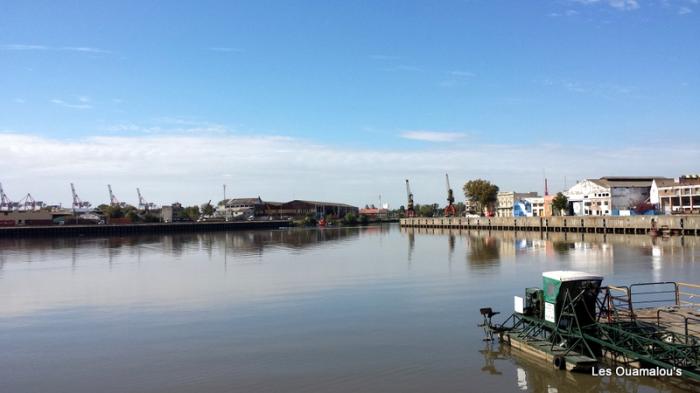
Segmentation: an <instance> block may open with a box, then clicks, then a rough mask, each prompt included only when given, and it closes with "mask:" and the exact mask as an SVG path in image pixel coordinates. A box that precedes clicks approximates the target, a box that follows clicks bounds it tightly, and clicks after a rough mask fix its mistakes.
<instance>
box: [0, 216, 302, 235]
mask: <svg viewBox="0 0 700 393" xmlns="http://www.w3.org/2000/svg"><path fill="white" fill-rule="evenodd" d="M289 226H290V222H289V221H287V220H267V221H230V222H182V223H148V224H122V225H51V226H16V227H0V238H3V237H33V236H88V235H91V236H95V235H98V236H101V235H105V236H113V235H128V234H140V233H169V232H205V231H223V230H227V231H228V230H243V229H276V228H286V227H289Z"/></svg>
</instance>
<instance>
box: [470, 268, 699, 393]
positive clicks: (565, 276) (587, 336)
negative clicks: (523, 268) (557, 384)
mask: <svg viewBox="0 0 700 393" xmlns="http://www.w3.org/2000/svg"><path fill="white" fill-rule="evenodd" d="M542 280H543V281H542V284H543V285H542V288H539V287H530V288H526V289H525V296H524V297H520V296H515V297H514V312H513V313H512V314H511V315H510V316H509V317H508V318H507V319H506V320H505V321H504V322H503V323H502V324H493V323H492V317H493V316H495V315H497V314H498V312H494V311H493V310H492V309H491V308H490V307H483V308H481V309H480V313H481V315H482V316H483V317H484V322H483V323H482V324H481V325H479V326H481V327H483V328H484V332H485V334H486V340H492V339H493V338H494V336H495V335H498V338H499V340H500V341H501V342H504V343H507V344H510V345H511V346H512V347H513V348H515V349H518V350H520V351H523V352H524V353H526V354H529V355H532V356H534V357H536V358H539V359H540V360H542V361H544V362H545V364H551V365H552V366H553V367H555V368H557V369H562V370H563V369H566V370H569V371H590V370H591V369H592V368H594V367H596V365H597V364H598V363H599V362H608V363H613V364H617V365H622V366H624V367H627V368H630V369H632V368H635V369H646V370H641V371H642V372H646V373H649V375H656V376H670V377H684V378H685V379H687V380H689V381H694V382H693V383H696V384H698V383H700V303H699V302H698V300H697V299H698V298H700V285H697V284H689V283H680V282H673V281H665V282H642V283H635V284H631V285H629V286H615V285H608V286H602V285H601V283H602V281H603V277H602V276H599V275H596V274H590V273H585V272H578V271H550V272H544V273H543V274H542ZM640 375H641V374H640Z"/></svg>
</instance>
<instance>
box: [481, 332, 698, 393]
mask: <svg viewBox="0 0 700 393" xmlns="http://www.w3.org/2000/svg"><path fill="white" fill-rule="evenodd" d="M479 354H480V355H481V356H482V358H483V367H482V368H481V371H482V372H483V373H486V374H488V375H492V376H503V377H504V378H512V380H511V383H510V385H515V386H517V387H518V390H521V391H527V392H552V393H555V392H561V393H569V392H573V393H588V392H591V393H592V392H611V393H618V392H619V393H629V392H678V391H694V389H695V388H697V386H694V385H691V384H688V383H686V382H684V381H682V380H675V379H674V380H670V379H657V378H631V377H617V376H615V375H613V376H609V377H598V376H595V377H594V376H592V375H589V374H586V373H576V372H563V371H559V370H555V369H554V368H553V367H552V366H551V365H550V364H548V363H546V362H543V361H541V360H539V359H536V358H534V357H531V356H529V355H526V354H523V353H522V352H520V351H518V350H515V349H512V348H511V347H509V346H508V345H502V344H499V343H487V344H485V347H484V349H481V350H479ZM513 365H514V366H515V373H513V374H511V371H510V370H511V369H512V368H513Z"/></svg>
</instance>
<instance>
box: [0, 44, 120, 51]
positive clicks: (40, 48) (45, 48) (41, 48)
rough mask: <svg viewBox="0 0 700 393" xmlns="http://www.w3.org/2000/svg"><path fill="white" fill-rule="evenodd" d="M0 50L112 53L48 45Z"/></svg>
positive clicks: (26, 45)
mask: <svg viewBox="0 0 700 393" xmlns="http://www.w3.org/2000/svg"><path fill="white" fill-rule="evenodd" d="M0 50H15V51H68V52H84V53H112V52H111V51H108V50H105V49H100V48H92V47H87V46H46V45H28V44H7V45H0Z"/></svg>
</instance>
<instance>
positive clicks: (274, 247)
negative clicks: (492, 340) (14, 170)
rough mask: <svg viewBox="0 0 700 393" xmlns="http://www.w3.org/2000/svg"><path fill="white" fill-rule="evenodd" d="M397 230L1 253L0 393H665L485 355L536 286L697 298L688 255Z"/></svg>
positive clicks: (184, 238) (151, 239) (695, 261)
mask: <svg viewBox="0 0 700 393" xmlns="http://www.w3.org/2000/svg"><path fill="white" fill-rule="evenodd" d="M550 236H551V237H549V238H543V237H541V236H540V234H535V233H518V234H516V233H509V232H493V233H491V234H489V233H485V232H481V233H479V232H455V231H445V230H432V229H431V230H400V229H399V228H398V227H397V226H383V227H368V228H341V229H332V228H329V229H322V230H316V229H310V230H302V229H292V230H276V231H248V232H229V233H223V232H214V233H200V234H176V235H166V236H160V235H158V236H138V237H137V236H134V237H120V238H62V239H25V240H17V239H9V240H8V239H0V348H2V350H1V351H0V381H1V382H0V383H1V385H0V391H2V392H5V391H7V392H71V393H75V392H96V391H100V392H255V391H259V392H279V391H284V392H357V391H363V392H390V391H402V392H406V391H416V392H418V391H421V392H424V391H436V392H438V391H439V392H442V391H445V392H472V391H484V392H488V391H494V392H511V391H512V392H515V391H531V392H542V391H547V392H557V391H559V392H594V391H637V392H672V391H677V390H678V389H677V388H675V387H674V386H672V385H670V384H668V383H664V382H660V381H658V380H655V379H651V378H614V377H613V378H594V377H591V376H587V375H581V374H571V373H565V372H556V371H553V370H552V369H550V368H549V367H548V365H546V366H545V365H542V364H539V363H537V362H533V361H531V360H529V359H528V358H523V357H522V356H518V355H517V354H516V353H513V354H511V353H510V352H509V351H508V348H500V347H499V346H498V344H485V343H484V342H483V341H481V334H482V332H481V331H480V330H479V329H478V328H477V327H476V324H477V323H479V314H478V308H479V307H481V306H486V305H488V306H492V307H494V308H495V309H497V310H500V311H503V313H504V314H507V313H508V312H510V309H511V307H512V304H511V303H512V296H513V295H519V294H521V293H522V292H523V291H524V288H525V287H528V286H539V285H541V282H540V281H541V278H540V277H541V272H542V271H546V270H555V269H576V270H584V271H590V272H595V273H601V274H602V275H604V276H605V282H606V283H617V284H629V283H632V282H640V281H660V280H678V281H691V282H700V265H699V263H700V245H699V244H698V240H697V239H696V238H684V239H681V238H671V239H656V240H655V239H652V238H650V237H646V236H620V235H615V236H610V235H608V236H607V237H604V236H602V235H590V234H587V235H581V234H575V235H569V236H565V235H563V234H551V235H550Z"/></svg>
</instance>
